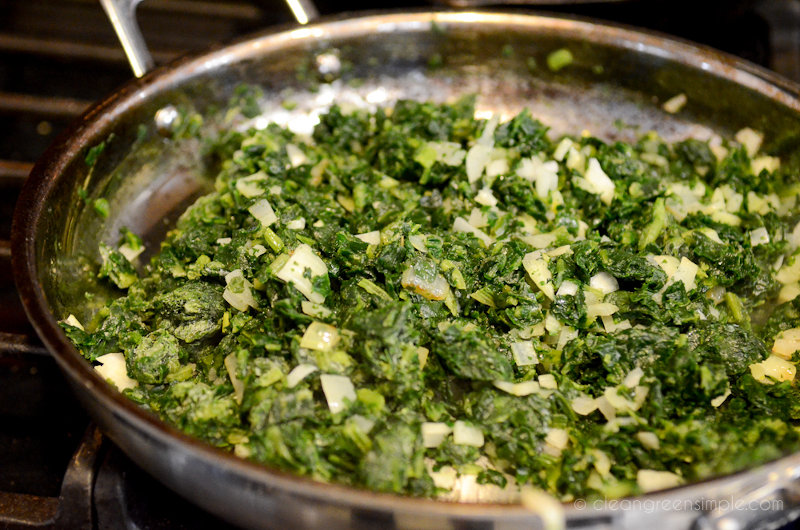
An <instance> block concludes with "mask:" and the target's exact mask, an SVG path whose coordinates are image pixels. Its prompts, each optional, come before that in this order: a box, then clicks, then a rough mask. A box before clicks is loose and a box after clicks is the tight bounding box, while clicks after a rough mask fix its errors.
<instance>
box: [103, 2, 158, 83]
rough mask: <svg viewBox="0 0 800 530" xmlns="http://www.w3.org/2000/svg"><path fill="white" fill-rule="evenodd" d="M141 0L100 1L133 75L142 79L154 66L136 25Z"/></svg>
mask: <svg viewBox="0 0 800 530" xmlns="http://www.w3.org/2000/svg"><path fill="white" fill-rule="evenodd" d="M141 1H142V0H100V4H101V5H102V6H103V10H104V11H105V12H106V15H108V19H109V20H110V21H111V25H112V26H114V31H115V32H116V33H117V37H118V38H119V41H120V43H121V44H122V49H123V50H125V55H126V56H127V57H128V62H130V63H131V68H132V69H133V75H135V76H136V77H142V76H143V75H144V74H146V73H147V72H148V71H149V70H152V69H153V67H154V66H155V65H156V63H155V61H153V56H152V55H150V50H148V49H147V44H146V43H145V41H144V37H143V36H142V32H141V30H140V29H139V26H138V25H137V24H136V6H137V5H139V4H140V3H141Z"/></svg>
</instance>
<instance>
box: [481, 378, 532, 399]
mask: <svg viewBox="0 0 800 530" xmlns="http://www.w3.org/2000/svg"><path fill="white" fill-rule="evenodd" d="M492 384H493V385H494V386H495V387H496V388H498V389H499V390H502V391H503V392H506V393H508V394H511V395H512V396H518V397H524V396H529V395H531V394H537V393H539V390H540V389H541V388H542V387H541V385H540V384H539V383H537V382H536V381H523V382H522V383H510V382H508V381H494V382H493V383H492Z"/></svg>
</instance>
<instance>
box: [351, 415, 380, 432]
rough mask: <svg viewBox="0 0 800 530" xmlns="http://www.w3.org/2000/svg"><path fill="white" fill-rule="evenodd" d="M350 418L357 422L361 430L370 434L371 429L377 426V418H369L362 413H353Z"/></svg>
mask: <svg viewBox="0 0 800 530" xmlns="http://www.w3.org/2000/svg"><path fill="white" fill-rule="evenodd" d="M350 420H351V421H352V422H353V423H355V424H356V427H358V428H359V429H360V430H361V432H363V433H366V434H369V431H371V430H372V428H373V427H374V426H375V420H371V419H369V418H365V417H364V416H362V415H361V414H353V415H352V416H350Z"/></svg>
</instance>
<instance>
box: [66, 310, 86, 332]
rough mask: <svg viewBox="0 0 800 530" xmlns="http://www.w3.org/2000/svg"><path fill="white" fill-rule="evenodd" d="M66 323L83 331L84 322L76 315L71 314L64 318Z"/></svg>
mask: <svg viewBox="0 0 800 530" xmlns="http://www.w3.org/2000/svg"><path fill="white" fill-rule="evenodd" d="M64 324H67V325H68V326H72V327H73V328H78V329H79V330H81V331H83V324H81V323H80V321H79V320H78V319H77V318H75V315H73V314H70V315H69V316H68V317H67V318H65V319H64Z"/></svg>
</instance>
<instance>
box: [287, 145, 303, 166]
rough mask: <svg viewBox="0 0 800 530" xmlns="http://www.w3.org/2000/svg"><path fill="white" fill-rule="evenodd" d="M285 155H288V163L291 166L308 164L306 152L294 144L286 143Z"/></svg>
mask: <svg viewBox="0 0 800 530" xmlns="http://www.w3.org/2000/svg"><path fill="white" fill-rule="evenodd" d="M286 156H288V157H289V164H290V165H291V166H292V167H298V166H302V165H303V164H308V157H307V156H306V154H305V153H304V152H303V151H302V149H300V148H299V147H297V146H296V145H294V144H286Z"/></svg>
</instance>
